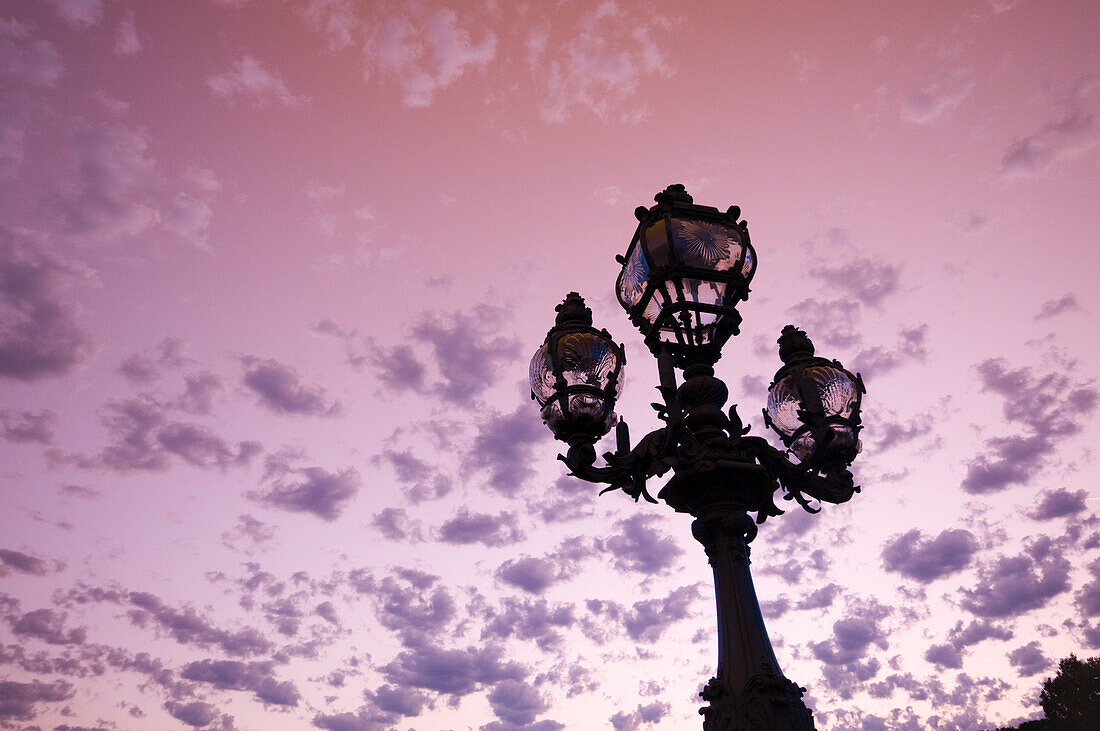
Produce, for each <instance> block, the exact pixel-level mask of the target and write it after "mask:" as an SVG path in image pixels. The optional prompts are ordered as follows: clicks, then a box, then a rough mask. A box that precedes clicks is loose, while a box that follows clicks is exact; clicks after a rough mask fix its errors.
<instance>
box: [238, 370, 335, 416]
mask: <svg viewBox="0 0 1100 731" xmlns="http://www.w3.org/2000/svg"><path fill="white" fill-rule="evenodd" d="M241 362H242V363H243V364H244V366H245V373H244V381H243V382H244V385H245V386H246V387H247V388H248V389H250V390H251V391H252V392H253V393H255V394H256V395H257V396H259V403H260V405H261V406H264V407H266V408H267V409H268V410H270V411H273V412H275V413H276V414H296V415H303V416H336V415H338V414H340V413H341V412H342V410H343V408H342V406H341V404H340V402H339V401H338V400H336V399H329V398H328V394H326V393H325V389H323V388H322V387H320V386H309V385H306V384H304V383H302V378H301V376H299V375H298V372H297V371H295V370H294V369H293V368H291V367H290V366H287V365H283V364H282V363H279V362H278V361H275V360H271V359H267V360H260V359H259V358H254V357H252V356H246V357H245V358H242V359H241Z"/></svg>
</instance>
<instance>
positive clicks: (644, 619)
mask: <svg viewBox="0 0 1100 731" xmlns="http://www.w3.org/2000/svg"><path fill="white" fill-rule="evenodd" d="M698 598H699V587H698V585H694V584H691V585H688V586H681V587H679V588H676V589H673V590H672V591H671V592H669V594H668V595H667V596H665V597H660V598H654V599H645V600H642V601H638V602H634V605H633V607H632V608H631V609H629V610H628V609H626V608H624V607H623V606H622V605H621V604H619V603H618V602H611V601H605V600H601V599H589V600H588V601H587V602H585V607H586V608H587V609H588V611H589V612H591V613H592V614H593V615H595V616H597V617H606V618H607V619H610V620H612V621H615V622H620V623H622V625H623V628H624V629H626V633H627V635H628V636H629V637H630V639H632V640H634V641H635V642H644V643H653V642H657V641H658V640H660V639H661V637H662V636H663V635H664V633H665V632H666V631H667V630H668V629H669V627H671V626H672V625H673V624H675V623H676V622H679V621H680V620H682V619H686V618H687V617H689V616H691V605H692V604H693V603H694V602H695V600H696V599H698ZM584 630H585V634H586V635H588V637H589V639H592V640H593V641H595V642H597V643H601V644H602V642H604V641H606V630H604V629H603V628H602V627H600V628H597V627H595V626H594V625H592V624H591V623H590V622H586V624H585V627H584Z"/></svg>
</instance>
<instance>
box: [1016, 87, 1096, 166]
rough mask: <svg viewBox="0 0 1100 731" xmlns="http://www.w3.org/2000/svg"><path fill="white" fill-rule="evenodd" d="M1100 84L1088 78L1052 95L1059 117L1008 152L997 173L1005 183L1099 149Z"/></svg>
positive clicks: (1019, 141)
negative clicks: (1099, 110) (1099, 109)
mask: <svg viewBox="0 0 1100 731" xmlns="http://www.w3.org/2000/svg"><path fill="white" fill-rule="evenodd" d="M1098 88H1100V81H1098V80H1097V78H1096V77H1095V76H1092V75H1089V76H1086V77H1083V78H1081V79H1078V80H1077V81H1075V82H1073V83H1072V84H1069V85H1068V88H1067V89H1061V90H1056V91H1053V92H1051V93H1050V97H1052V98H1051V99H1049V102H1048V103H1049V104H1050V106H1051V107H1052V108H1053V109H1055V110H1058V112H1059V116H1057V117H1056V118H1055V119H1052V120H1050V121H1048V122H1046V123H1044V124H1043V126H1042V127H1040V128H1039V129H1038V130H1036V131H1035V132H1032V133H1031V134H1029V135H1026V136H1023V137H1018V138H1017V139H1016V140H1014V141H1013V142H1012V144H1011V145H1009V147H1008V149H1007V150H1005V153H1004V156H1003V157H1002V158H1001V168H1000V171H999V173H998V175H999V177H1000V178H1001V179H1002V180H1017V179H1021V178H1029V177H1034V176H1037V175H1041V174H1043V173H1045V172H1047V171H1048V170H1050V169H1051V168H1053V167H1054V166H1055V165H1057V164H1058V163H1061V162H1064V161H1068V160H1072V159H1074V158H1076V157H1079V156H1080V155H1082V154H1084V153H1085V152H1087V151H1089V150H1091V149H1092V148H1093V147H1095V146H1096V143H1097V141H1098V139H1100V138H1098V135H1097V129H1096V112H1095V106H1096V93H1095V92H1096V90H1097V89H1098Z"/></svg>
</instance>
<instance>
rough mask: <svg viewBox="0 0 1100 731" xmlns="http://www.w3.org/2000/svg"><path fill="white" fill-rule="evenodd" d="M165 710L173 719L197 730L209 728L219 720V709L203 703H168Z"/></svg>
mask: <svg viewBox="0 0 1100 731" xmlns="http://www.w3.org/2000/svg"><path fill="white" fill-rule="evenodd" d="M164 710H166V711H168V713H170V714H171V715H172V717H173V718H175V719H177V720H179V721H182V722H183V723H185V724H187V725H188V726H193V727H195V728H202V727H203V726H209V725H210V724H212V723H213V722H214V721H215V720H216V719H217V718H218V709H217V708H215V707H214V706H213V705H211V704H209V703H204V702H203V701H192V702H190V703H180V702H177V701H166V702H165V704H164Z"/></svg>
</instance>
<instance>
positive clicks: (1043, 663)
mask: <svg viewBox="0 0 1100 731" xmlns="http://www.w3.org/2000/svg"><path fill="white" fill-rule="evenodd" d="M1008 662H1009V664H1010V665H1012V667H1014V668H1016V670H1017V672H1019V674H1020V676H1021V677H1025V678H1026V677H1028V676H1031V675H1035V674H1036V673H1041V672H1042V671H1044V670H1046V669H1047V668H1048V667H1050V660H1048V659H1047V657H1046V656H1045V655H1043V651H1042V649H1041V648H1040V647H1039V641H1038V640H1032V641H1031V642H1029V643H1027V644H1026V645H1021V646H1020V647H1017V648H1016V649H1015V650H1013V651H1012V652H1010V653H1008Z"/></svg>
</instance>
